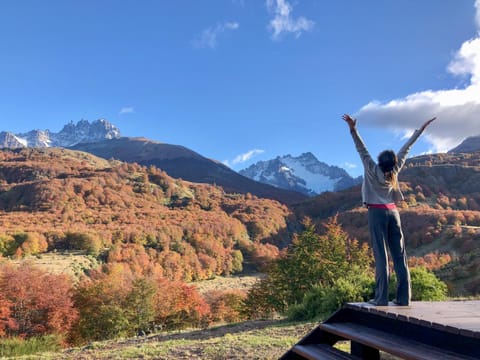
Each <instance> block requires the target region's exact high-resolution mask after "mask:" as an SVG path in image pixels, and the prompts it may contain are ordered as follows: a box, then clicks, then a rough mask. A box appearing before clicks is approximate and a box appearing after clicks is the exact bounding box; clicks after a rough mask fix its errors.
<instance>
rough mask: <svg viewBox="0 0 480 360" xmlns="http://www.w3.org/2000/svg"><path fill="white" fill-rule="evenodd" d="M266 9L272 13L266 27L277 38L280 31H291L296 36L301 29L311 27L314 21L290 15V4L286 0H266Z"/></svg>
mask: <svg viewBox="0 0 480 360" xmlns="http://www.w3.org/2000/svg"><path fill="white" fill-rule="evenodd" d="M266 1H267V9H268V11H269V12H270V13H272V14H273V15H274V18H273V19H272V20H270V24H269V25H268V28H269V29H270V31H271V32H272V37H273V39H275V40H278V39H279V38H280V36H281V35H282V33H292V34H294V35H295V37H296V38H298V37H299V36H300V35H301V34H302V32H303V31H310V30H311V29H313V26H314V25H315V22H313V21H312V20H308V19H306V18H304V17H303V16H300V17H298V18H293V17H292V16H291V12H292V5H290V4H289V3H288V1H287V0H266Z"/></svg>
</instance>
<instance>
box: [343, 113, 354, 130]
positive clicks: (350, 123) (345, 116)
mask: <svg viewBox="0 0 480 360" xmlns="http://www.w3.org/2000/svg"><path fill="white" fill-rule="evenodd" d="M342 119H343V120H345V121H346V123H347V124H348V127H349V128H350V130H354V129H355V126H356V125H357V119H354V118H352V117H351V116H350V115H348V114H343V116H342Z"/></svg>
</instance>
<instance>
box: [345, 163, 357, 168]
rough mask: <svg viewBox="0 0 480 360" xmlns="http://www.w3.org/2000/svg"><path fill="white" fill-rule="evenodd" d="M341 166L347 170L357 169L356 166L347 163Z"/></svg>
mask: <svg viewBox="0 0 480 360" xmlns="http://www.w3.org/2000/svg"><path fill="white" fill-rule="evenodd" d="M343 166H344V167H345V168H347V169H356V168H357V167H358V166H357V165H356V164H352V163H349V162H346V163H344V164H343Z"/></svg>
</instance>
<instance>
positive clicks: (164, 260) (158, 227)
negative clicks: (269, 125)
mask: <svg viewBox="0 0 480 360" xmlns="http://www.w3.org/2000/svg"><path fill="white" fill-rule="evenodd" d="M292 216H293V214H292V213H291V211H290V210H289V209H288V208H287V207H286V206H284V205H282V204H280V203H278V202H276V201H273V200H266V199H259V198H256V197H255V196H251V195H249V194H246V195H237V194H226V193H224V192H223V190H222V189H221V188H220V187H215V186H212V185H207V184H195V183H190V182H187V181H182V180H178V179H173V178H171V177H169V176H168V175H167V174H166V173H165V172H163V171H162V170H160V169H158V168H156V167H154V166H150V167H143V166H140V165H137V164H127V163H122V162H118V161H106V160H103V159H100V158H97V157H95V156H93V155H90V154H88V153H83V152H78V151H71V150H64V149H53V148H52V149H23V150H16V151H12V150H3V151H1V152H0V229H1V234H0V252H1V254H2V255H3V256H15V257H21V256H23V255H26V254H37V253H42V252H48V251H52V250H64V249H80V250H86V251H87V252H88V253H90V254H93V255H94V256H98V257H100V258H101V259H103V260H104V261H105V262H106V263H117V262H121V263H125V264H128V266H130V267H131V268H132V269H134V270H135V271H136V272H139V273H145V272H148V271H153V270H152V269H157V268H158V269H157V270H158V271H160V272H161V273H162V274H164V275H165V276H167V277H168V278H170V279H172V280H173V279H174V280H183V281H190V280H198V279H206V278H211V277H213V276H215V275H220V274H224V275H228V274H231V273H234V272H238V271H241V270H242V265H243V262H244V260H245V261H246V262H247V263H248V264H251V265H253V266H256V267H261V266H262V264H263V263H264V261H265V260H266V259H268V258H272V257H275V256H276V254H277V252H278V248H277V245H284V244H286V243H287V242H288V239H289V234H288V231H287V230H288V227H287V220H288V218H289V217H292Z"/></svg>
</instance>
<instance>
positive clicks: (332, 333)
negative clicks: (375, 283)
mask: <svg viewBox="0 0 480 360" xmlns="http://www.w3.org/2000/svg"><path fill="white" fill-rule="evenodd" d="M344 340H347V341H350V342H351V353H341V352H338V351H336V349H335V348H333V347H332V346H333V345H334V344H335V343H336V342H338V341H344ZM381 352H386V353H389V354H392V355H394V356H397V357H399V358H402V359H411V360H434V359H435V360H436V359H438V360H447V359H448V360H458V359H465V360H467V359H468V360H471V359H480V301H438V302H412V304H411V305H410V306H396V305H394V304H392V303H391V304H389V306H373V305H370V304H367V303H349V304H346V305H345V306H344V307H343V308H342V309H340V310H338V311H337V312H336V313H334V314H333V315H332V316H331V317H330V318H329V319H327V320H326V321H325V322H323V323H321V324H319V325H318V326H317V327H316V328H315V329H314V330H312V331H311V332H310V333H309V334H307V335H306V336H305V337H304V338H303V339H302V340H300V342H299V343H298V344H297V345H295V346H294V347H293V348H292V349H290V351H289V352H287V353H286V354H285V355H284V356H283V357H282V360H297V359H298V360H300V359H308V360H317V359H367V360H379V359H380V358H381Z"/></svg>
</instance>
